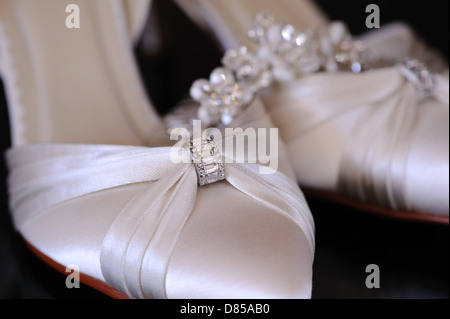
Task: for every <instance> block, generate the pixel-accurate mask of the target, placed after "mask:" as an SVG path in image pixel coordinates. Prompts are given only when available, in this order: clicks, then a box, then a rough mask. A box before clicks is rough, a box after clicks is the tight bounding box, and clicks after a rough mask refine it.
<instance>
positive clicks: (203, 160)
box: [189, 137, 225, 186]
mask: <svg viewBox="0 0 450 319" xmlns="http://www.w3.org/2000/svg"><path fill="white" fill-rule="evenodd" d="M189 150H190V153H191V161H192V163H193V164H194V166H195V170H196V172H197V177H198V185H199V186H204V185H208V184H212V183H215V182H218V181H221V180H223V179H225V167H224V163H223V158H222V155H221V153H220V150H219V148H218V147H217V144H216V143H215V142H214V138H213V137H210V138H208V139H206V140H200V139H198V140H194V141H193V142H191V143H190V145H189Z"/></svg>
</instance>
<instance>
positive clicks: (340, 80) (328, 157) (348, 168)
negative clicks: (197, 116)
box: [177, 0, 449, 224]
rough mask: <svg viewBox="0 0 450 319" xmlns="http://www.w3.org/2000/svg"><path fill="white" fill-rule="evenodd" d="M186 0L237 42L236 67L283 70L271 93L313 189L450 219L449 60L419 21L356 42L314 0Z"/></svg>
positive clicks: (371, 207) (290, 147) (202, 21)
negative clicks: (418, 30) (261, 1)
mask: <svg viewBox="0 0 450 319" xmlns="http://www.w3.org/2000/svg"><path fill="white" fill-rule="evenodd" d="M177 3H178V4H179V5H180V6H181V7H182V8H183V9H184V10H185V11H186V12H187V13H188V14H189V16H190V17H191V18H192V19H193V20H194V21H196V22H197V23H198V25H199V26H201V27H202V28H204V29H205V30H208V32H210V33H213V34H214V35H215V36H216V37H217V39H218V41H219V43H221V44H222V46H223V47H224V49H229V48H234V49H235V50H233V51H229V50H228V51H227V52H226V53H225V56H224V60H223V61H224V64H226V65H228V66H230V68H231V69H233V65H231V64H230V62H229V60H230V56H232V57H233V56H235V55H239V57H238V58H239V59H240V60H241V61H240V62H235V63H234V64H236V63H237V64H239V63H240V64H241V65H239V66H238V67H240V68H241V69H243V68H244V67H247V68H248V67H249V66H250V67H251V66H252V65H256V66H257V67H255V69H257V68H259V71H257V72H260V73H261V74H263V73H264V72H266V73H268V72H269V73H271V75H272V77H273V78H274V79H273V81H272V84H271V85H267V86H269V87H270V88H269V90H267V88H266V89H261V90H260V92H259V95H260V96H261V98H262V100H263V102H264V104H265V106H266V108H267V110H268V112H269V113H270V116H271V118H272V119H273V122H274V124H275V125H276V127H278V128H279V129H280V135H281V137H282V139H283V141H284V142H285V144H286V147H287V152H288V155H289V159H290V162H291V165H292V167H293V169H294V171H295V175H296V178H297V181H298V183H299V184H300V186H301V187H302V189H303V190H304V191H305V193H306V194H309V195H313V196H318V197H320V198H324V199H327V200H332V201H337V202H340V203H342V204H346V205H349V206H353V207H356V208H359V209H362V210H366V211H370V212H375V213H379V214H383V215H386V216H390V217H396V218H402V219H408V220H418V221H426V222H436V223H443V224H448V214H449V196H448V194H449V180H448V173H449V155H448V154H449V113H448V112H449V109H448V101H449V97H448V87H449V83H448V66H447V63H446V62H445V61H443V59H442V58H440V57H439V54H437V53H436V52H434V51H432V50H431V49H429V48H427V46H426V45H425V43H424V41H423V40H421V39H419V38H418V37H417V36H415V35H414V33H413V32H412V30H411V29H409V27H408V26H407V25H404V24H402V23H392V24H390V25H386V26H383V27H382V28H381V29H380V30H376V31H370V32H367V33H366V34H364V35H362V36H360V37H358V38H354V37H351V36H350V34H349V33H348V32H347V31H346V29H345V26H344V25H343V24H342V23H339V22H329V21H328V19H327V18H326V17H325V16H324V15H323V14H322V13H321V12H320V10H318V8H317V7H316V6H315V5H314V3H313V2H311V1H298V2H294V1H289V0H283V1H277V2H276V3H275V2H274V3H272V4H271V5H270V4H267V7H266V9H267V10H268V11H270V12H267V11H266V12H264V11H263V12H260V11H261V10H260V7H259V5H258V4H257V2H256V1H245V3H242V2H241V1H234V0H230V1H221V0H211V1H205V0H195V1H185V0H178V1H177ZM299 7H302V10H300V9H299ZM249 16H254V17H255V16H256V20H255V23H252V21H250V20H249V19H247V17H249ZM241 46H243V47H241ZM240 47H241V49H239V48H240ZM254 60H256V61H257V62H254ZM261 70H262V71H261ZM267 77H269V76H266V78H267ZM193 97H194V98H195V96H193ZM203 104H204V103H203ZM202 112H203V113H205V112H204V111H202Z"/></svg>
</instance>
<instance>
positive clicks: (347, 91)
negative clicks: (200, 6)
mask: <svg viewBox="0 0 450 319" xmlns="http://www.w3.org/2000/svg"><path fill="white" fill-rule="evenodd" d="M447 74H448V73H447ZM448 90H449V83H448V76H446V75H445V74H444V75H439V74H437V75H435V89H434V91H433V93H432V95H431V96H429V97H428V98H426V99H425V100H419V95H418V90H417V88H416V87H415V85H414V84H413V83H411V82H410V81H408V80H407V79H406V78H405V77H404V76H403V75H402V74H401V72H400V69H399V67H397V66H393V67H388V68H383V69H376V70H370V71H366V72H363V73H361V74H352V73H349V72H339V73H334V74H326V73H319V74H314V75H310V76H306V77H304V78H300V79H298V80H295V81H292V82H289V83H285V84H282V85H281V84H280V85H278V86H277V87H276V88H274V89H273V90H272V91H271V92H270V94H268V95H267V96H266V97H265V102H266V103H267V105H268V106H269V110H270V111H269V112H270V114H271V116H272V119H273V121H274V123H275V124H276V125H277V126H278V127H279V128H280V133H281V135H282V137H283V138H284V140H285V142H286V144H287V149H288V152H289V156H290V158H291V160H292V165H293V167H294V170H295V173H296V176H297V178H298V180H299V183H300V184H301V185H303V186H308V187H311V188H317V189H322V190H327V191H335V192H340V193H343V194H346V195H349V196H351V197H352V198H356V199H359V200H362V201H368V202H372V203H376V204H382V205H384V206H387V207H390V208H394V209H403V210H410V211H419V212H425V213H432V214H437V215H448V212H449V196H448V194H449V179H448V176H449V175H448V173H449V109H448V103H449V96H448Z"/></svg>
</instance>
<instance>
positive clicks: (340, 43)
mask: <svg viewBox="0 0 450 319" xmlns="http://www.w3.org/2000/svg"><path fill="white" fill-rule="evenodd" d="M247 35H248V37H249V38H250V39H251V40H252V41H253V42H255V43H256V44H257V52H256V53H255V54H253V53H250V52H249V51H248V49H247V48H246V47H241V48H239V49H232V50H228V51H227V52H226V53H225V55H224V57H223V58H222V64H223V66H222V67H218V68H216V69H214V70H213V72H212V73H211V75H210V77H209V79H200V80H197V81H195V82H194V83H193V85H192V87H191V90H190V95H191V97H192V98H193V99H194V100H195V101H197V102H199V103H200V107H199V108H198V111H197V118H198V119H200V120H201V121H202V123H204V125H216V124H218V123H220V122H221V123H222V124H224V125H229V124H230V123H231V122H232V121H233V120H234V119H235V118H236V117H237V116H238V115H239V114H241V113H242V111H243V110H244V109H245V107H247V106H248V105H249V104H250V103H251V102H252V101H253V99H254V97H255V95H256V94H258V92H259V91H260V90H261V89H263V88H266V87H268V86H270V85H271V84H272V83H273V82H274V81H277V82H287V81H291V80H294V79H295V78H298V77H301V76H304V75H307V74H311V73H315V72H338V71H350V72H353V73H361V72H363V71H365V70H369V69H372V68H374V67H376V65H377V64H378V65H379V66H392V65H394V64H395V62H392V61H388V60H386V61H385V60H384V59H379V60H377V59H375V58H374V57H371V56H370V52H369V50H368V49H367V47H366V45H365V43H364V42H362V41H357V40H354V39H353V38H352V36H351V35H350V33H349V31H348V29H347V27H346V26H345V24H343V23H342V22H339V21H337V22H333V23H330V24H328V25H327V26H324V27H321V28H317V29H315V30H309V29H307V30H298V29H296V28H295V27H294V26H292V25H291V24H280V23H277V22H276V21H275V19H274V17H273V16H272V15H271V14H270V13H268V12H262V13H259V14H257V16H256V19H255V22H254V24H253V28H252V29H251V30H249V31H248V34H247ZM400 70H401V72H402V73H403V75H404V76H405V77H406V78H408V80H409V81H411V82H412V83H413V84H414V85H415V86H416V87H417V90H418V98H419V100H421V99H423V98H424V97H426V96H428V95H429V94H430V93H431V92H432V90H433V87H434V81H433V77H432V75H431V73H430V72H429V71H428V70H427V69H426V68H425V66H424V65H423V64H421V63H420V62H419V61H417V60H411V59H410V60H408V61H407V62H404V63H401V64H400Z"/></svg>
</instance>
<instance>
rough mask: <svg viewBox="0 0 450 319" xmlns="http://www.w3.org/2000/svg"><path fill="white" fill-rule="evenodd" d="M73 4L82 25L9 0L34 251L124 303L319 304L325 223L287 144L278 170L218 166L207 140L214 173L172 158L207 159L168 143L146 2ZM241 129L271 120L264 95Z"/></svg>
mask: <svg viewBox="0 0 450 319" xmlns="http://www.w3.org/2000/svg"><path fill="white" fill-rule="evenodd" d="M72 4H74V5H76V6H77V7H78V9H79V14H80V16H81V19H80V22H81V23H80V27H79V28H68V27H67V26H66V24H65V20H66V17H68V16H69V14H70V10H69V12H67V11H66V3H65V2H61V1H58V0H39V1H28V0H0V50H1V51H0V59H1V60H0V65H1V67H0V70H1V75H2V78H3V81H4V83H5V91H6V96H7V104H8V111H9V116H10V123H11V136H12V146H11V149H10V150H8V152H7V154H6V159H7V164H8V168H9V178H8V188H9V198H10V210H11V214H12V218H13V222H14V226H15V228H16V229H17V231H18V232H19V233H20V234H21V235H22V236H23V238H24V240H25V241H26V242H27V244H28V245H29V246H30V247H31V248H32V249H33V251H35V252H36V253H37V254H38V255H39V256H41V257H42V258H43V259H44V260H45V261H46V262H48V263H49V264H50V265H52V266H54V267H55V268H57V269H59V270H62V271H64V270H65V268H66V267H67V266H71V267H74V266H76V269H78V270H79V272H80V273H81V277H80V278H81V280H82V283H83V282H84V283H86V284H90V285H92V286H93V287H95V288H97V289H99V290H101V291H103V292H105V293H106V294H109V295H110V296H114V297H130V298H309V297H310V296H311V288H312V283H311V281H312V262H313V254H314V223H313V219H312V215H311V212H310V210H309V208H308V206H307V204H306V201H305V199H304V197H303V195H302V192H301V191H300V190H299V188H298V186H297V184H296V181H295V175H294V173H293V170H292V169H291V167H290V164H289V162H288V160H287V155H286V154H285V153H284V151H285V150H284V147H283V145H282V142H281V141H279V143H278V139H275V140H274V141H273V142H274V143H275V144H276V145H279V148H278V149H277V150H278V154H277V153H276V152H275V153H273V154H270V157H271V158H269V162H270V160H271V159H273V160H274V161H276V162H277V163H278V166H277V170H276V171H272V172H271V173H270V174H263V173H261V171H264V169H263V168H264V167H266V166H265V164H264V163H259V162H251V161H248V162H245V161H244V162H242V161H236V160H234V155H233V154H226V153H224V154H223V157H222V161H220V157H221V156H220V155H221V153H220V151H219V150H218V149H217V148H216V147H214V146H211V145H212V142H211V140H210V139H207V138H205V139H200V141H198V140H194V141H193V143H192V144H193V145H196V143H199V144H197V147H200V152H199V157H200V163H202V164H204V165H205V167H204V169H207V170H208V171H207V173H204V172H203V173H202V170H201V168H199V167H198V163H197V164H195V163H191V162H190V161H188V162H176V161H174V160H173V158H172V156H173V154H174V153H179V152H181V153H183V151H184V152H191V153H192V156H193V154H196V153H195V151H194V148H193V147H190V148H189V147H186V148H184V147H181V146H180V147H178V148H177V147H171V146H169V145H173V144H174V141H170V140H169V136H168V135H167V134H166V128H164V126H163V121H162V119H161V118H160V117H159V116H158V115H157V114H156V112H155V111H154V110H153V108H152V105H151V103H150V101H149V100H148V99H147V96H146V92H145V91H144V89H143V86H142V84H141V83H140V77H139V72H138V69H137V67H136V65H135V61H134V56H133V51H132V45H133V42H134V40H135V39H136V38H137V37H138V33H139V32H138V31H139V29H140V28H141V27H142V25H143V22H142V21H143V15H142V12H143V11H145V10H146V8H148V5H149V2H148V1H134V0H133V1H125V0H124V1H121V0H102V1H92V0H74V1H72ZM72 13H73V12H72ZM71 19H76V17H72V18H71ZM230 127H235V128H240V129H243V130H246V129H247V128H250V129H256V128H257V129H258V130H261V129H264V128H272V127H274V124H273V123H272V122H271V119H270V117H269V116H268V114H267V112H266V111H265V108H264V106H263V104H262V102H261V101H260V100H259V99H254V100H253V101H252V103H251V104H250V105H249V107H248V108H247V109H246V110H245V111H244V112H242V114H240V116H239V117H237V118H236V119H235V120H234V121H233V123H231V124H230ZM216 142H219V140H218V138H217V136H216ZM255 144H258V142H257V141H253V146H254V145H255ZM199 145H200V146H199ZM208 147H209V148H208ZM249 147H250V146H249V144H246V146H245V148H249ZM205 150H207V151H208V153H205V152H204V151H205ZM244 150H245V149H244ZM174 151H175V152H174ZM211 155H214V156H211ZM272 157H273V158H272ZM275 157H276V158H275ZM207 165H209V166H207ZM211 169H212V170H213V171H214V172H212V171H211ZM213 173H214V174H216V175H214V176H213ZM219 173H220V174H221V175H220V174H219ZM203 182H205V183H207V184H208V185H205V186H199V184H201V183H203Z"/></svg>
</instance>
